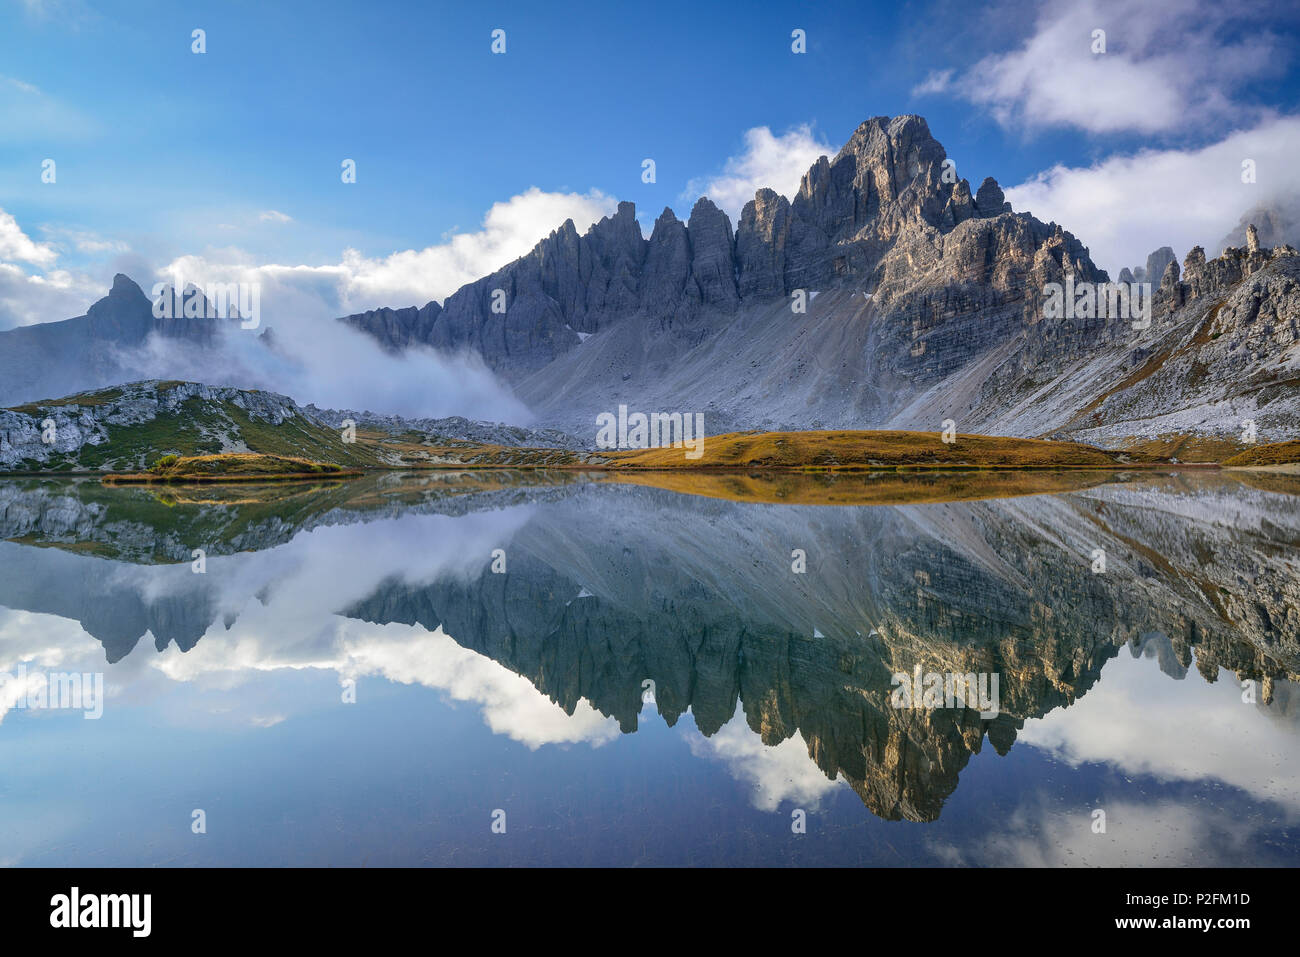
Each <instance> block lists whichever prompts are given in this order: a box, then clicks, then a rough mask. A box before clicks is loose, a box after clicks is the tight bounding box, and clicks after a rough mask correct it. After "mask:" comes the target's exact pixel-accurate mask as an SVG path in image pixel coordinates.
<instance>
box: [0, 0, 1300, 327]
mask: <svg viewBox="0 0 1300 957" xmlns="http://www.w3.org/2000/svg"><path fill="white" fill-rule="evenodd" d="M196 28H200V29H203V30H204V31H205V33H206V47H207V52H206V53H204V54H202V55H198V54H195V53H193V52H192V51H191V44H192V40H191V33H192V31H193V30H194V29H196ZM496 28H501V29H504V30H505V31H506V52H505V53H504V54H503V55H494V54H493V53H492V52H491V49H490V44H491V31H492V30H493V29H496ZM795 28H799V29H803V30H805V31H806V34H807V52H806V53H804V54H795V53H793V52H792V50H791V42H792V41H791V31H792V30H794V29H795ZM1095 28H1101V29H1105V30H1106V31H1107V44H1108V47H1107V51H1106V53H1105V54H1104V55H1102V56H1098V55H1096V54H1095V53H1092V52H1091V51H1090V49H1089V46H1090V44H1091V42H1092V41H1091V39H1090V37H1091V31H1092V30H1093V29H1095ZM1297 49H1300V46H1298V45H1297V19H1296V17H1295V15H1294V13H1292V12H1286V11H1284V12H1283V13H1282V14H1279V13H1277V12H1275V11H1271V10H1270V9H1269V7H1267V6H1263V5H1261V6H1254V5H1250V4H1247V5H1246V6H1244V7H1242V8H1240V9H1237V10H1234V12H1233V16H1232V18H1231V19H1230V18H1228V16H1227V15H1226V14H1224V13H1223V12H1221V11H1219V10H1218V9H1217V8H1216V7H1215V6H1214V5H1212V4H1209V3H1205V2H1201V0H1162V2H1159V3H1122V2H1112V0H1086V2H1083V3H1080V4H1077V5H1071V7H1070V8H1069V9H1068V10H1066V11H1064V12H1056V11H1055V10H1054V9H1051V8H1047V7H1043V6H1039V5H1029V4H1021V3H1003V4H992V5H988V6H984V7H978V8H976V7H972V6H970V5H968V4H958V3H947V2H943V0H939V2H933V3H908V4H904V5H897V4H892V3H861V2H858V3H819V4H816V5H806V6H805V5H800V4H793V3H764V2H754V3H745V4H709V3H702V2H693V3H688V2H656V3H654V4H649V5H639V6H633V5H626V4H608V3H566V4H547V5H539V4H528V3H519V4H472V5H471V4H458V5H451V4H424V3H397V2H383V0H379V2H374V0H372V2H366V3H352V2H346V3H344V2H315V3H296V2H286V3H277V4H266V3H261V2H230V0H226V2H221V3H203V2H200V3H185V4H175V3H165V2H152V0H133V2H104V0H0V131H3V132H0V327H5V326H11V325H15V324H21V323H25V322H33V321H48V320H51V319H60V318H65V317H66V316H67V315H72V314H76V313H78V312H80V311H83V310H84V306H85V305H86V304H88V303H89V302H90V301H93V299H94V298H96V297H97V296H98V295H99V294H102V292H103V291H104V290H105V289H106V288H107V285H108V283H109V282H110V281H111V277H112V274H113V272H115V271H117V270H119V269H120V270H123V271H126V272H128V273H130V274H131V275H133V276H135V277H136V278H137V279H138V280H139V281H141V283H142V284H145V285H148V283H147V282H146V280H152V279H153V278H155V277H156V275H158V271H159V270H162V269H165V268H168V267H170V269H171V270H172V272H173V273H175V272H176V271H177V270H180V269H185V270H187V271H188V272H189V273H190V274H191V276H193V275H194V274H195V273H201V274H202V275H203V278H209V277H211V278H213V279H221V278H229V275H230V274H231V273H238V272H242V273H245V274H247V273H248V272H249V271H257V270H263V271H264V270H266V269H267V268H268V267H276V268H277V269H279V272H278V273H275V275H276V276H278V277H279V278H281V279H285V277H286V276H288V275H289V272H288V271H289V270H296V272H294V273H293V278H294V281H295V282H298V283H299V284H300V286H302V287H304V288H308V289H309V290H310V292H311V294H312V295H314V296H316V297H317V298H319V299H320V301H321V309H322V310H323V311H324V312H329V311H330V310H331V309H336V310H340V311H342V310H351V309H353V308H365V307H370V306H374V305H380V304H390V305H395V306H400V305H409V304H419V303H422V302H423V301H425V300H427V299H429V298H439V299H441V298H443V297H444V296H445V295H446V294H447V293H449V292H450V291H452V290H453V289H454V288H456V287H457V286H458V285H460V283H461V282H463V281H468V280H469V279H472V278H474V277H475V276H477V275H480V274H482V273H484V272H487V271H490V270H491V269H493V268H496V267H497V266H500V265H502V264H503V263H504V262H506V261H509V259H512V258H514V257H515V256H517V255H519V254H521V253H522V252H524V251H526V249H527V248H528V247H529V246H531V245H532V243H533V242H535V241H536V240H537V239H540V238H541V237H542V236H544V235H545V234H546V233H547V232H549V231H550V229H553V228H554V227H556V226H558V225H559V224H560V222H561V221H562V220H563V219H564V218H565V217H566V216H567V215H572V216H573V217H574V218H575V221H578V225H579V228H585V226H586V225H588V223H589V222H590V221H591V220H593V219H595V218H598V216H599V215H600V214H601V213H602V212H604V211H607V210H609V209H611V208H612V206H613V204H614V203H615V202H616V201H617V200H632V201H634V202H635V203H636V204H637V208H638V211H639V217H640V219H641V222H642V225H643V227H644V228H645V229H646V230H647V231H648V229H649V228H650V225H651V224H652V222H653V219H654V217H655V216H656V215H658V213H659V211H660V210H661V209H662V208H663V207H664V206H665V205H670V206H673V207H674V208H675V210H676V211H677V212H678V214H679V215H681V216H685V215H686V214H688V213H689V209H690V205H691V201H692V199H693V198H694V196H695V194H696V193H698V192H709V193H710V195H715V196H716V195H724V196H734V197H740V198H738V199H735V200H734V202H732V203H726V202H724V203H723V205H724V207H725V206H730V207H731V208H732V211H733V213H734V211H735V210H736V209H738V206H739V204H740V203H741V202H743V197H744V196H745V195H752V191H753V188H756V187H757V186H760V185H771V186H773V187H775V188H778V189H780V190H781V191H782V192H790V191H792V190H793V189H794V188H795V187H796V186H797V181H798V172H797V171H798V170H800V169H802V168H806V166H807V164H808V162H810V161H811V159H813V158H815V156H816V155H817V153H819V152H832V153H833V152H834V150H835V149H837V148H838V147H839V145H840V144H841V143H842V142H843V141H844V140H845V139H846V138H847V137H848V136H849V135H850V134H851V132H852V131H853V129H854V128H855V127H856V126H857V124H858V123H860V122H861V121H862V120H864V119H866V118H868V117H870V116H874V115H880V114H897V113H904V112H916V113H921V114H922V115H924V116H926V117H927V119H928V120H929V122H930V126H931V129H932V131H933V132H934V134H935V135H936V137H938V139H939V140H940V141H941V142H943V143H944V145H945V147H946V148H947V150H948V153H949V155H950V156H952V157H953V158H954V159H955V160H956V162H957V164H958V171H959V173H960V174H961V175H963V176H966V177H967V178H969V179H970V180H971V181H972V183H973V184H974V185H978V183H979V181H980V180H981V179H982V178H983V177H984V176H986V175H994V176H995V177H996V178H997V179H998V180H999V182H1001V183H1002V184H1003V186H1004V187H1008V188H1009V190H1010V191H1011V192H1010V198H1011V199H1012V201H1013V202H1014V203H1015V204H1016V208H1017V209H1021V208H1026V206H1028V208H1029V209H1030V210H1031V211H1033V212H1034V213H1035V214H1036V215H1039V216H1040V217H1041V218H1044V219H1053V218H1055V219H1058V221H1060V222H1062V223H1063V224H1064V225H1065V226H1066V227H1067V228H1069V229H1071V230H1072V231H1074V232H1075V233H1076V234H1078V235H1079V236H1080V238H1081V239H1083V241H1084V242H1085V243H1088V244H1089V245H1090V246H1092V247H1093V249H1094V253H1095V254H1096V255H1097V258H1099V259H1100V260H1101V264H1102V265H1103V266H1106V267H1109V268H1112V269H1114V268H1118V266H1119V265H1124V264H1129V263H1131V262H1134V261H1140V258H1141V256H1142V255H1144V254H1145V252H1146V251H1149V250H1150V249H1152V248H1154V247H1155V246H1156V245H1161V244H1164V243H1166V242H1167V243H1170V244H1172V245H1174V246H1175V251H1176V253H1177V254H1178V255H1179V256H1180V257H1181V256H1182V255H1184V254H1185V252H1186V250H1187V248H1188V247H1189V246H1190V245H1191V243H1192V242H1201V243H1204V244H1206V245H1207V246H1208V245H1210V244H1213V243H1214V242H1215V241H1216V240H1217V239H1219V238H1220V237H1221V236H1222V235H1223V234H1224V233H1225V232H1226V231H1227V228H1229V227H1230V226H1231V225H1233V224H1234V223H1235V221H1236V219H1237V217H1238V216H1239V215H1240V214H1241V213H1242V212H1244V211H1245V209H1246V208H1247V207H1248V205H1250V203H1251V202H1253V201H1254V200H1255V199H1257V198H1258V197H1260V196H1262V195H1263V194H1264V193H1265V192H1267V193H1269V195H1270V196H1271V195H1272V194H1274V193H1280V194H1286V195H1294V193H1295V187H1296V186H1298V185H1300V183H1297V182H1295V181H1294V177H1296V176H1297V174H1296V173H1293V172H1290V171H1286V170H1283V169H1281V167H1282V166H1283V165H1290V166H1293V165H1294V164H1293V163H1284V162H1283V160H1284V158H1285V157H1287V156H1293V155H1294V147H1295V146H1296V145H1300V131H1298V130H1297V129H1296V128H1293V124H1292V122H1291V121H1292V120H1293V118H1294V115H1295V112H1296V111H1295V103H1296V94H1297V89H1298V85H1300V72H1298V70H1297V64H1296V57H1295V53H1296V51H1297ZM1234 134H1236V135H1238V136H1240V137H1247V138H1248V139H1247V141H1246V142H1245V143H1244V144H1243V143H1242V142H1240V141H1238V140H1233V139H1232V137H1233V135H1234ZM1250 137H1253V139H1250ZM1243 150H1245V151H1248V152H1251V153H1255V152H1258V153H1260V154H1261V157H1263V158H1261V159H1260V160H1259V162H1260V182H1259V183H1258V184H1254V185H1258V186H1260V189H1257V190H1253V191H1252V190H1243V189H1242V188H1241V184H1239V183H1234V182H1232V178H1233V175H1230V174H1232V171H1233V170H1235V167H1236V164H1237V162H1238V161H1237V159H1236V157H1237V156H1238V155H1239V154H1242V153H1243ZM1151 156H1156V157H1158V158H1160V159H1161V162H1159V163H1155V162H1148V160H1149V159H1150V157H1151ZM1274 156H1276V157H1277V161H1276V162H1275V163H1273V167H1274V168H1270V164H1269V160H1270V159H1272V158H1273V157H1274ZM1144 157H1145V158H1146V159H1143V158H1144ZM348 158H350V159H354V160H355V161H356V163H357V182H356V183H355V184H348V185H345V184H343V183H342V182H341V181H340V175H339V174H340V163H341V162H342V161H343V160H344V159H348ZM645 158H653V159H654V160H655V163H656V172H657V181H656V182H655V183H653V184H646V183H643V182H642V180H641V170H642V160H643V159H645ZM1135 158H1136V160H1138V162H1135ZM46 159H54V160H55V163H56V177H57V178H56V182H55V183H53V184H46V183H42V182H41V179H40V176H41V169H42V162H43V161H44V160H46ZM1126 164H1127V165H1126ZM1171 165H1172V167H1174V169H1173V171H1172V172H1171V168H1170V167H1171ZM792 170H793V172H792ZM1225 170H1226V171H1227V172H1225ZM1234 175H1235V174H1234ZM1144 177H1145V178H1144ZM1270 177H1271V178H1270ZM766 179H774V180H777V181H774V182H766V181H765V180H766ZM1017 186H1022V187H1023V190H1022V191H1020V192H1017V191H1016V190H1015V189H1014V188H1015V187H1017ZM1152 190H1155V191H1156V192H1161V197H1160V198H1159V201H1154V200H1153V199H1152V197H1151V195H1150V194H1151V193H1152ZM530 191H532V192H530ZM1189 191H1191V192H1195V193H1198V194H1202V195H1200V200H1201V201H1202V202H1201V203H1200V204H1199V206H1198V204H1197V203H1192V204H1190V206H1191V207H1196V209H1195V210H1191V211H1189V204H1188V203H1187V201H1186V199H1185V194H1186V193H1187V192H1189ZM1205 194H1210V195H1205ZM1179 195H1183V196H1184V199H1183V201H1182V202H1179V201H1178V199H1177V197H1178V196H1179ZM512 198H516V200H515V201H514V202H513V203H512ZM1206 203H1208V206H1209V207H1212V208H1204V209H1202V208H1200V207H1201V206H1205V205H1206ZM494 204H507V205H505V206H503V207H501V208H500V209H499V210H498V215H497V216H496V218H495V220H493V221H492V222H488V223H485V217H488V216H489V213H490V211H491V210H492V208H493V205H494ZM1144 204H1146V205H1144ZM1162 204H1163V205H1162ZM557 217H558V218H557ZM583 218H586V219H587V222H581V221H579V220H581V219H583ZM1130 221H1132V222H1140V223H1142V224H1143V228H1142V229H1138V230H1135V229H1134V228H1133V227H1132V225H1131V222H1130ZM1214 230H1218V232H1217V233H1215V232H1214ZM453 236H460V237H461V239H460V240H459V241H455V240H452V237H453ZM1162 237H1164V238H1162ZM1157 240H1159V241H1157ZM431 250H432V252H431ZM1209 251H1210V252H1211V253H1213V252H1214V250H1209ZM394 254H397V258H393V256H394ZM503 257H504V258H503ZM217 274H220V275H217ZM263 278H271V275H270V274H265V275H264V276H263ZM285 281H287V280H285ZM78 305H80V307H79V308H78Z"/></svg>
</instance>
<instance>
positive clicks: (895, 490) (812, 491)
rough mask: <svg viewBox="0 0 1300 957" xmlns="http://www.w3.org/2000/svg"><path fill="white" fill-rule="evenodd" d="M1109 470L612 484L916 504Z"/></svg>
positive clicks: (672, 475)
mask: <svg viewBox="0 0 1300 957" xmlns="http://www.w3.org/2000/svg"><path fill="white" fill-rule="evenodd" d="M1114 477H1115V472H1114V471H1111V470H1105V471H1102V470H1091V469H1069V470H1067V471H1051V470H1046V469H1035V470H1031V471H1009V470H1008V471H995V472H991V473H990V472H989V471H979V472H943V471H937V470H926V471H924V472H897V471H892V472H795V471H786V472H767V473H757V474H745V473H736V472H708V471H681V470H678V471H639V470H638V471H622V472H616V473H613V474H612V476H611V478H612V479H613V481H615V482H620V483H628V484H631V485H643V486H648V487H651V488H661V489H665V490H667V491H670V492H677V493H679V494H682V495H701V496H704V497H706V498H719V499H726V500H727V501H731V502H751V503H756V504H772V505H920V504H926V503H934V502H968V501H975V500H977V499H989V498H1014V497H1016V496H1019V495H1043V494H1052V493H1059V492H1073V491H1077V490H1079V489H1084V488H1091V487H1093V486H1096V485H1100V484H1102V483H1103V482H1107V481H1110V480H1112V479H1113V478H1114Z"/></svg>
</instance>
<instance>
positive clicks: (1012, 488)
mask: <svg viewBox="0 0 1300 957" xmlns="http://www.w3.org/2000/svg"><path fill="white" fill-rule="evenodd" d="M656 483H659V484H668V485H669V486H671V487H667V488H664V487H655V486H656ZM1030 493H1032V494H1030ZM0 539H3V541H0V672H3V674H4V676H6V677H5V678H4V679H3V684H2V685H0V766H2V767H3V768H4V772H3V775H0V863H4V864H9V865H81V864H84V865H91V866H121V865H240V864H247V865H281V864H294V865H358V866H361V865H365V866H381V865H393V864H446V865H485V864H486V865H534V864H560V865H567V864H598V865H657V864H698V865H763V864H776V865H783V864H863V865H887V866H908V865H933V864H952V865H1099V864H1118V865H1138V866H1141V865H1155V864H1165V865H1169V864H1173V865H1201V864H1223V865H1293V864H1296V863H1300V822H1298V821H1297V816H1298V814H1300V694H1298V693H1297V688H1296V684H1295V682H1296V681H1297V679H1298V677H1300V480H1297V479H1295V478H1287V477H1284V476H1272V475H1259V474H1251V473H1218V474H1216V473H1192V472H1180V473H1168V474H1163V473H1162V474H1154V473H1132V474H1127V475H1091V476H1085V475H1081V474H1075V475H1070V476H1059V477H1054V476H1048V475H1033V476H1013V477H997V476H987V475H986V476H983V477H981V476H949V477H937V476H929V477H915V478H907V477H899V476H874V477H871V476H869V477H857V478H844V479H838V480H830V479H823V480H801V479H782V480H779V481H777V480H768V479H764V478H761V477H757V476H714V477H706V478H701V479H698V480H685V479H681V478H674V479H671V480H669V479H664V480H657V479H654V478H647V477H645V476H640V477H638V478H637V481H636V483H628V482H622V483H620V482H615V481H612V480H610V479H608V478H601V477H598V476H582V475H576V474H572V473H570V474H564V475H554V476H545V475H531V476H523V475H511V474H507V473H483V472H480V473H465V474H453V473H416V474H408V475H396V474H389V475H383V476H372V477H368V478H365V479H361V480H358V481H354V482H340V483H336V484H321V485H284V486H266V487H243V486H230V487H200V488H184V489H182V488H171V489H148V488H117V489H105V488H102V487H101V486H100V485H98V484H97V483H95V482H92V481H55V480H49V481H45V480H10V481H0ZM933 674H937V675H940V676H942V675H948V674H958V675H973V676H980V677H981V678H982V679H983V680H984V681H985V685H984V687H985V688H988V687H989V685H988V681H989V679H993V680H995V684H994V685H993V687H994V688H995V689H996V701H995V705H994V707H993V708H991V709H988V710H986V711H984V713H983V714H981V710H978V709H977V708H971V707H965V706H963V705H964V704H965V702H962V701H961V700H960V696H959V697H958V700H955V701H953V700H944V698H943V695H942V693H940V694H939V696H938V701H937V704H938V705H939V706H928V707H927V706H925V705H926V704H927V703H928V704H929V705H934V704H936V702H935V701H933V700H932V701H929V702H925V701H921V700H918V701H916V702H915V704H916V705H918V706H916V707H908V706H900V705H906V704H907V702H905V701H900V698H899V690H900V688H901V687H905V686H906V685H904V684H903V683H902V682H900V681H899V679H898V677H897V676H899V675H906V676H908V679H909V682H910V680H911V678H912V676H917V677H918V678H923V677H924V676H929V675H933ZM71 675H77V676H80V677H81V678H84V680H85V684H84V689H83V690H86V691H87V696H89V689H91V688H93V687H94V682H95V680H96V679H95V677H94V676H102V679H99V680H102V683H103V699H102V701H100V702H99V703H98V705H97V706H95V705H94V703H93V702H87V701H84V700H83V701H81V702H80V707H74V706H72V705H73V704H76V703H77V702H72V701H71V700H70V699H68V698H67V696H66V695H65V696H64V699H63V703H64V704H68V705H69V706H66V707H58V708H55V707H39V706H38V705H39V704H40V703H41V700H42V699H41V698H40V695H39V694H34V693H32V692H33V689H34V688H37V687H38V686H41V684H42V682H48V686H49V687H53V684H54V683H55V682H56V681H57V680H64V681H70V680H71V679H70V678H69V677H68V676H71ZM51 676H63V678H62V679H58V678H56V677H51ZM64 690H65V691H66V690H67V689H66V686H65V688H64ZM917 690H918V695H917V698H918V699H921V698H922V695H921V694H920V693H919V692H920V688H918V689H917ZM51 697H53V698H54V699H55V700H56V701H57V700H60V699H59V695H58V694H57V693H54V692H51ZM45 703H46V704H50V703H53V702H51V701H49V700H48V699H46V701H45ZM985 703H987V702H985ZM949 704H951V705H952V706H951V707H950V706H948V705H949ZM93 710H102V715H100V716H98V717H90V718H88V717H87V714H90V713H91V712H92V711H93ZM990 712H991V713H990Z"/></svg>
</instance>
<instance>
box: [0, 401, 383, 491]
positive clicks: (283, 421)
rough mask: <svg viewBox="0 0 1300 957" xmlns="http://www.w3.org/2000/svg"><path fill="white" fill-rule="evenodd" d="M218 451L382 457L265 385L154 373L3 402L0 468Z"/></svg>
mask: <svg viewBox="0 0 1300 957" xmlns="http://www.w3.org/2000/svg"><path fill="white" fill-rule="evenodd" d="M46 422H49V423H52V425H53V429H52V430H51V431H49V432H47V430H46V428H45V423H46ZM46 434H48V435H50V436H51V437H52V439H53V441H52V442H49V443H47V442H45V441H44V440H43V439H44V435H46ZM217 452H261V453H264V454H267V455H283V456H294V457H303V458H308V459H312V460H316V461H323V462H331V463H334V464H338V465H374V464H378V462H379V458H378V456H377V454H376V453H375V452H374V451H373V450H372V449H371V448H370V447H368V446H366V445H364V444H362V443H354V444H345V443H344V442H343V441H342V439H341V436H340V433H339V432H336V431H334V430H332V429H330V428H328V427H326V426H324V425H322V424H320V423H319V422H317V421H316V420H314V419H312V418H310V417H308V416H307V415H305V414H304V413H303V411H302V410H301V409H299V408H298V406H297V405H296V404H295V403H294V402H293V400H292V399H289V398H287V397H285V396H282V395H276V394H274V393H271V392H255V391H243V390H239V389H225V388H216V387H213V386H207V385H201V384H199V383H195V382H159V381H156V380H155V381H150V382H136V383H131V384H129V385H124V386H120V387H117V388H113V389H105V390H101V391H97V392H85V393H81V394H78V395H73V396H69V397H67V398H65V399H56V400H50V401H44V402H36V403H32V404H30V405H25V406H19V407H17V408H13V409H0V470H6V471H44V470H56V471H104V472H114V471H115V472H132V471H140V470H142V469H145V468H148V467H149V466H150V465H152V464H153V462H154V461H155V460H156V459H157V458H158V457H159V456H160V455H163V454H168V453H173V454H178V455H207V454H213V453H217Z"/></svg>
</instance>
